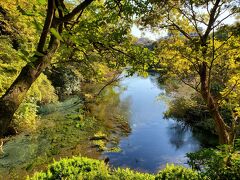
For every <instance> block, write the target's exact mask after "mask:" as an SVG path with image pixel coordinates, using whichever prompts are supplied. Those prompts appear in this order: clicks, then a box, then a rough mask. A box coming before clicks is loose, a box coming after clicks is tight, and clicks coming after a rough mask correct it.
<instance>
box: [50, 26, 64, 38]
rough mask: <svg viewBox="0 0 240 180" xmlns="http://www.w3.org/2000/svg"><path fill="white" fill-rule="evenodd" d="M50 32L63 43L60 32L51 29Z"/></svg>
mask: <svg viewBox="0 0 240 180" xmlns="http://www.w3.org/2000/svg"><path fill="white" fill-rule="evenodd" d="M50 32H51V33H52V34H53V35H54V36H55V37H56V38H57V39H59V40H60V41H63V38H62V36H61V35H60V34H59V32H58V31H57V30H56V29H54V28H51V29H50Z"/></svg>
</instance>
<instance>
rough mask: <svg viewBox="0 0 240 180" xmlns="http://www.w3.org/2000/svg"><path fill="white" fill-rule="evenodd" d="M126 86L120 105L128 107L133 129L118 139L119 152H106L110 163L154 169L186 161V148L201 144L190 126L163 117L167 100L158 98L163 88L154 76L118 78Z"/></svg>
mask: <svg viewBox="0 0 240 180" xmlns="http://www.w3.org/2000/svg"><path fill="white" fill-rule="evenodd" d="M121 86H124V87H127V89H126V90H125V91H124V92H123V93H121V95H120V103H121V106H122V107H129V109H128V112H129V114H128V113H127V114H128V116H129V124H130V126H131V129H132V132H131V133H130V135H129V136H128V137H123V138H122V140H121V141H120V144H119V146H120V148H121V149H122V151H121V152H118V153H105V154H104V155H106V156H108V157H109V158H110V164H111V165H113V166H116V167H118V166H122V167H130V168H133V169H136V170H141V171H148V172H156V171H157V170H158V169H160V168H162V167H164V166H165V165H166V163H175V164H182V165H185V164H186V162H187V159H186V157H185V154H186V153H187V152H192V151H196V150H198V149H199V148H200V143H199V141H198V140H197V139H196V138H195V137H194V136H193V134H192V132H191V129H189V128H186V127H184V126H183V125H182V124H180V123H178V122H176V121H174V120H172V119H169V120H166V119H164V112H165V111H166V108H167V106H166V103H165V102H164V101H161V100H157V96H158V95H159V94H161V93H163V92H164V89H160V88H159V85H158V83H157V78H156V77H154V76H150V77H148V78H141V77H136V76H135V77H129V78H126V79H124V80H123V81H122V82H121Z"/></svg>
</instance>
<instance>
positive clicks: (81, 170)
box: [28, 157, 110, 180]
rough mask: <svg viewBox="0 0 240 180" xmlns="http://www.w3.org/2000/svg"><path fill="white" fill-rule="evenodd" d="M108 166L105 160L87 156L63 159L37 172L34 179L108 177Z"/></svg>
mask: <svg viewBox="0 0 240 180" xmlns="http://www.w3.org/2000/svg"><path fill="white" fill-rule="evenodd" d="M108 177H110V175H109V169H108V166H106V165H105V163H104V162H103V161H99V160H94V159H89V158H85V157H73V158H71V159H62V160H60V161H59V162H55V163H53V164H52V165H50V166H49V168H48V170H47V172H40V173H36V174H35V175H34V176H33V177H32V178H28V179H33V180H44V179H99V180H100V179H107V178H108Z"/></svg>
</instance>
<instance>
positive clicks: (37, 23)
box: [33, 18, 42, 31]
mask: <svg viewBox="0 0 240 180" xmlns="http://www.w3.org/2000/svg"><path fill="white" fill-rule="evenodd" d="M33 24H34V26H35V27H36V29H37V30H38V31H41V30H42V25H41V23H39V22H38V21H37V20H36V19H35V18H34V21H33Z"/></svg>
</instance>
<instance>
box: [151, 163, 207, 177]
mask: <svg viewBox="0 0 240 180" xmlns="http://www.w3.org/2000/svg"><path fill="white" fill-rule="evenodd" d="M155 179H156V180H161V179H162V180H177V179H179V180H200V179H203V178H202V177H201V176H200V175H199V174H198V173H197V172H196V171H194V170H192V169H189V168H185V167H182V166H174V165H167V166H166V168H165V169H163V170H162V171H160V172H159V173H158V174H157V175H156V178H155Z"/></svg>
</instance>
